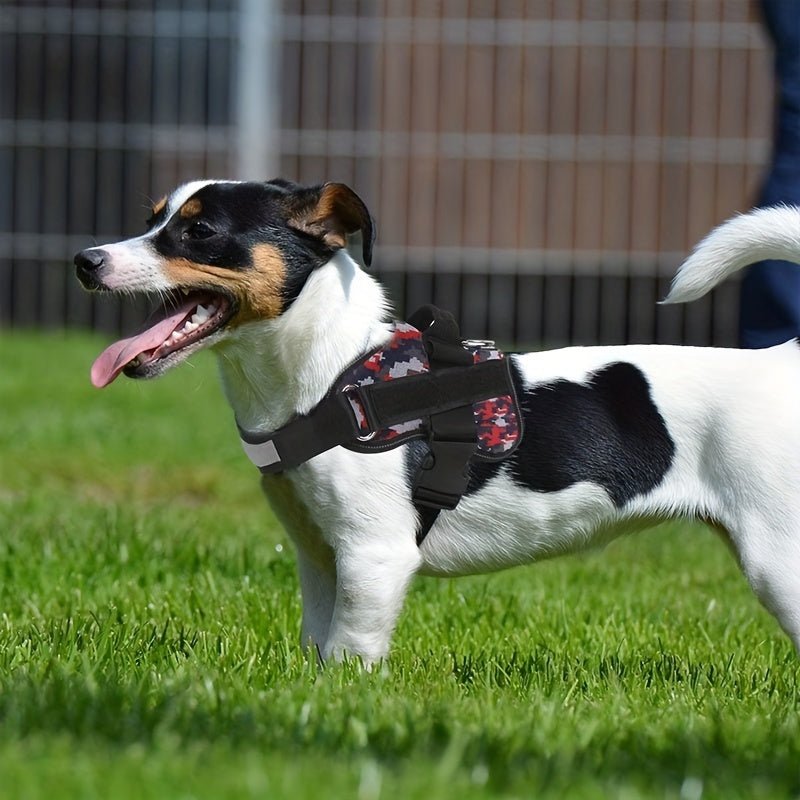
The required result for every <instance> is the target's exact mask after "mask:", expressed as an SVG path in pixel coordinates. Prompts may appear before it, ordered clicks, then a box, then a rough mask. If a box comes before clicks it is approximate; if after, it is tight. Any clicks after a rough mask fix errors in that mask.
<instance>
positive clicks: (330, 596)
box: [296, 542, 336, 656]
mask: <svg viewBox="0 0 800 800" xmlns="http://www.w3.org/2000/svg"><path fill="white" fill-rule="evenodd" d="M296 544H297V572H298V575H299V578H300V592H301V593H302V596H303V622H302V627H301V630H300V642H301V644H302V646H303V647H304V648H309V649H313V650H315V651H316V652H317V653H318V654H319V655H320V656H321V655H322V653H323V652H324V651H325V644H326V642H327V641H328V632H329V630H330V627H331V618H332V617H333V608H334V603H335V602H336V563H335V561H334V557H333V550H331V549H330V548H328V549H327V552H325V551H321V550H317V551H316V552H314V553H311V552H308V551H307V550H306V549H305V548H304V547H303V545H302V544H300V543H299V542H296Z"/></svg>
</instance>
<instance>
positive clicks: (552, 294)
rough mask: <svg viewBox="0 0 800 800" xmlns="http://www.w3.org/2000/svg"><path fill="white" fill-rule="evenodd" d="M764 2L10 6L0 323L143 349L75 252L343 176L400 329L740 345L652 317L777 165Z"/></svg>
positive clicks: (705, 326) (2, 36)
mask: <svg viewBox="0 0 800 800" xmlns="http://www.w3.org/2000/svg"><path fill="white" fill-rule="evenodd" d="M770 62H771V55H770V53H769V50H768V47H767V44H766V42H765V37H764V35H763V33H762V30H761V26H760V24H759V22H758V20H757V19H756V17H755V15H754V9H753V8H752V7H751V4H750V3H749V2H746V0H638V2H634V0H469V2H468V1H467V0H438V1H436V2H433V1H428V0H418V1H417V2H413V1H412V0H375V1H374V2H369V1H368V0H361V1H360V2H359V0H305V1H304V2H290V1H289V0H287V1H286V2H283V3H280V2H279V1H278V0H263V1H262V0H239V1H238V2H237V0H173V2H164V1H163V0H159V2H157V3H156V2H155V1H154V0H137V1H136V2H133V1H132V2H114V1H113V0H107V1H106V2H102V0H75V2H73V3H71V4H67V3H65V2H32V1H30V0H29V2H24V3H18V4H16V5H12V4H8V3H7V2H6V3H3V2H1V0H0V324H3V325H43V326H62V325H65V324H66V325H84V326H92V327H97V328H103V329H126V330H129V329H130V328H131V327H133V326H135V324H136V322H137V321H138V320H140V319H141V310H140V309H131V308H129V307H128V308H123V307H120V306H119V305H117V304H116V303H114V302H110V301H108V300H107V299H105V300H101V301H95V300H94V299H93V298H91V297H90V296H88V295H86V294H84V293H83V292H82V291H81V290H80V289H79V288H78V286H77V283H76V282H75V281H74V279H73V277H72V274H71V270H70V268H69V262H70V259H71V254H72V253H73V252H75V251H76V250H78V249H80V248H82V247H84V246H86V245H88V244H90V243H91V242H92V241H95V240H97V241H106V240H109V239H113V238H115V237H116V238H120V237H122V236H128V235H132V234H134V233H136V232H138V231H140V230H141V227H142V220H143V219H144V218H145V216H146V211H145V207H146V206H147V204H148V202H149V199H150V198H154V197H159V196H160V195H162V194H163V193H164V192H165V191H167V190H168V189H170V188H171V187H172V186H174V185H176V184H177V183H179V182H181V181H183V180H187V179H191V178H195V177H199V176H208V177H249V178H262V177H271V176H272V175H274V174H282V175H283V176H285V177H288V178H292V179H295V180H300V181H307V182H318V181H322V180H329V179H331V180H343V181H345V182H347V183H349V184H350V185H352V186H353V187H354V188H355V189H356V190H357V191H358V192H359V194H361V196H362V197H363V198H364V199H365V201H366V202H367V205H368V206H369V207H370V208H371V210H372V211H373V213H374V215H375V217H376V218H377V220H378V230H379V238H378V248H377V251H376V271H377V272H378V274H379V275H380V276H381V278H382V279H383V280H384V281H385V282H386V283H387V284H388V285H389V287H390V289H391V290H392V292H393V295H394V297H395V300H396V302H397V305H398V307H399V310H400V311H401V312H402V311H403V310H404V309H405V308H406V307H408V308H409V309H412V310H413V307H414V306H416V305H419V304H421V303H424V302H431V301H432V302H435V303H437V304H439V305H442V306H444V307H447V308H451V309H452V310H454V311H456V312H457V313H458V314H459V315H460V317H461V319H462V327H463V329H464V330H465V331H468V332H469V334H470V335H472V336H485V335H491V336H493V337H495V338H497V339H499V340H502V341H504V342H516V343H519V344H525V345H529V344H532V345H546V346H550V345H559V344H565V343H569V342H577V343H587V344H591V343H596V342H627V341H643V342H650V341H659V342H688V343H696V344H708V343H714V344H732V343H733V342H734V341H735V327H736V320H737V314H738V310H737V304H738V300H737V292H738V288H737V285H736V283H735V282H733V283H731V284H730V285H728V286H726V287H723V288H722V289H721V290H718V291H717V293H716V294H715V295H714V296H713V297H711V298H709V299H707V300H704V301H701V302H698V303H696V304H693V305H692V306H689V307H686V308H677V309H676V308H657V307H656V305H655V301H656V300H657V299H658V298H659V297H660V296H662V295H663V293H664V290H665V288H666V285H667V283H668V279H669V276H670V275H671V274H672V273H673V271H674V269H675V268H676V266H677V265H678V264H679V262H680V260H681V258H682V257H683V256H684V255H685V254H686V252H687V250H688V249H689V248H690V247H691V245H692V244H693V243H694V242H695V241H696V240H697V239H698V238H699V237H701V236H702V235H703V234H704V233H706V232H707V231H708V230H709V229H710V228H711V227H712V226H713V225H715V224H717V223H718V222H720V221H721V220H723V219H724V218H725V217H727V216H729V215H730V214H732V213H734V212H735V211H739V210H744V209H746V208H748V207H749V206H750V205H751V204H752V201H753V197H754V194H755V190H756V188H757V185H758V182H759V179H760V177H761V175H762V172H763V169H764V167H765V164H766V163H767V161H768V158H769V139H770V127H771V120H772V99H773V98H772V94H773V90H772V83H771V63H770Z"/></svg>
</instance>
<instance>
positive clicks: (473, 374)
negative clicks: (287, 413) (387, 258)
mask: <svg viewBox="0 0 800 800" xmlns="http://www.w3.org/2000/svg"><path fill="white" fill-rule="evenodd" d="M239 435H240V438H241V441H242V446H243V448H244V451H245V453H246V454H247V456H248V458H249V459H250V460H251V461H252V462H253V464H255V465H256V466H257V467H258V468H259V470H261V472H262V473H263V474H270V473H277V472H283V471H284V470H287V469H291V468H293V467H297V466H299V465H300V464H303V463H304V462H306V461H308V460H309V459H311V458H313V457H314V456H317V455H319V454H320V453H323V452H325V451H326V450H330V449H331V448H333V447H336V446H337V445H341V446H342V447H345V448H347V449H349V450H354V451H356V452H360V453H377V452H382V451H384V450H390V449H392V448H394V447H398V446H400V445H401V444H404V443H406V442H408V441H410V440H412V439H424V440H426V442H427V445H428V448H429V453H428V455H427V457H426V458H425V459H424V460H423V461H422V464H421V466H420V467H419V469H418V470H417V473H416V475H415V476H414V483H413V491H412V496H413V501H414V504H415V506H416V508H417V511H418V512H419V516H420V519H421V530H419V531H418V533H417V542H418V543H421V542H422V540H423V539H424V538H425V536H426V535H427V533H428V531H429V530H430V529H431V527H433V523H434V522H435V521H436V518H437V517H438V514H439V512H440V511H442V510H443V509H453V508H455V507H456V505H458V502H459V500H460V499H461V497H462V496H463V495H464V493H465V492H466V491H467V487H468V484H469V469H468V466H469V463H470V461H471V460H473V459H478V460H484V461H500V460H502V459H504V458H507V457H508V456H509V455H510V454H511V453H512V452H513V451H514V449H515V448H516V447H517V445H518V444H519V442H520V440H521V438H522V415H521V414H520V409H519V405H518V401H517V397H516V392H515V389H514V383H513V380H512V377H511V372H510V367H509V362H508V360H507V359H506V358H504V356H503V353H502V352H501V351H500V350H498V349H497V348H496V347H495V345H494V342H489V341H474V340H462V339H461V336H460V333H459V330H458V324H457V323H456V321H455V318H454V317H453V316H452V315H451V314H449V313H448V312H445V311H441V310H440V309H438V308H436V307H435V306H423V307H422V308H421V309H420V310H419V311H417V312H416V313H415V314H413V315H412V316H411V317H410V318H409V320H408V322H395V323H394V328H393V331H392V336H391V338H390V339H389V342H388V343H387V344H385V345H384V346H383V347H381V348H380V349H379V350H376V351H373V352H371V353H367V354H366V355H364V356H361V357H360V358H359V359H357V360H356V361H355V362H354V363H353V364H351V365H350V366H349V367H348V368H347V369H345V370H344V372H343V373H342V374H341V375H340V376H339V377H338V378H337V379H336V381H335V382H334V384H333V387H332V388H331V390H330V391H329V392H328V394H327V395H326V396H325V397H324V398H323V399H322V401H321V402H320V403H319V404H318V405H317V406H316V407H315V408H313V409H312V410H311V411H310V412H309V413H308V414H306V415H303V416H298V417H295V418H294V419H293V420H291V421H290V422H288V423H287V424H286V425H284V426H283V427H282V428H279V429H278V430H276V431H272V432H271V433H252V432H248V431H245V430H243V429H242V428H241V427H240V428H239Z"/></svg>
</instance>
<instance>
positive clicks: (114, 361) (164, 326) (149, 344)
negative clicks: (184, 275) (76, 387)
mask: <svg viewBox="0 0 800 800" xmlns="http://www.w3.org/2000/svg"><path fill="white" fill-rule="evenodd" d="M196 305H197V300H196V299H195V300H187V301H186V302H185V303H184V304H183V305H182V306H181V307H180V308H178V309H177V310H176V311H174V312H173V313H172V314H170V315H169V316H167V317H165V318H164V319H162V320H160V321H159V322H157V323H156V324H155V325H153V326H152V327H150V328H147V330H145V331H143V332H142V333H139V334H137V335H136V336H131V337H129V338H128V339H120V341H118V342H114V344H112V345H111V346H110V347H107V348H106V349H105V350H103V352H102V353H100V355H99V356H98V357H97V359H96V361H95V362H94V364H92V383H93V384H94V385H95V386H96V387H97V388H98V389H102V388H103V387H104V386H108V384H109V383H111V381H113V380H114V378H116V377H117V375H119V374H120V372H122V370H123V369H124V368H125V365H126V364H129V363H130V362H131V361H133V359H134V358H136V356H138V355H139V354H140V353H144V352H145V351H147V350H155V349H156V348H157V347H161V345H162V344H164V342H165V341H166V340H167V339H168V338H169V336H170V334H171V333H172V332H173V331H174V330H176V329H177V327H178V325H180V324H181V323H182V322H183V320H184V319H186V317H187V316H188V314H189V313H190V312H191V311H192V310H193V309H194V307H195V306H196ZM162 313H163V309H160V310H158V311H156V312H155V314H153V316H152V317H151V318H150V319H153V317H156V316H160V315H161V314H162Z"/></svg>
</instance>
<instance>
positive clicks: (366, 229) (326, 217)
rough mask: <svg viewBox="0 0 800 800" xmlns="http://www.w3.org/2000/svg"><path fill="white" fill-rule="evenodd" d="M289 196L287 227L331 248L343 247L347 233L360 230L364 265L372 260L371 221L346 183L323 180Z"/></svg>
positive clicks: (372, 230) (373, 237)
mask: <svg viewBox="0 0 800 800" xmlns="http://www.w3.org/2000/svg"><path fill="white" fill-rule="evenodd" d="M293 199H294V200H295V201H296V202H294V203H293V205H292V208H291V210H290V213H289V217H288V219H287V224H288V225H289V227H290V228H294V229H295V230H298V231H302V232H303V233H307V234H309V235H311V236H316V237H317V238H318V239H321V240H322V241H323V242H325V244H326V245H328V247H331V248H333V249H334V250H339V249H341V248H342V247H345V245H346V244H347V237H348V235H349V234H351V233H356V232H357V231H361V248H362V254H363V258H364V264H366V265H367V266H369V265H370V264H371V263H372V245H373V243H374V242H375V222H374V221H373V219H372V217H371V216H370V213H369V211H368V210H367V207H366V206H365V205H364V201H363V200H362V199H361V198H360V197H359V196H358V195H357V194H356V193H355V192H354V191H353V190H352V189H351V188H350V187H349V186H345V185H344V184H343V183H326V184H324V185H323V186H319V187H316V188H314V189H307V190H305V191H303V192H301V193H300V194H299V195H295V197H294V198H293Z"/></svg>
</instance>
